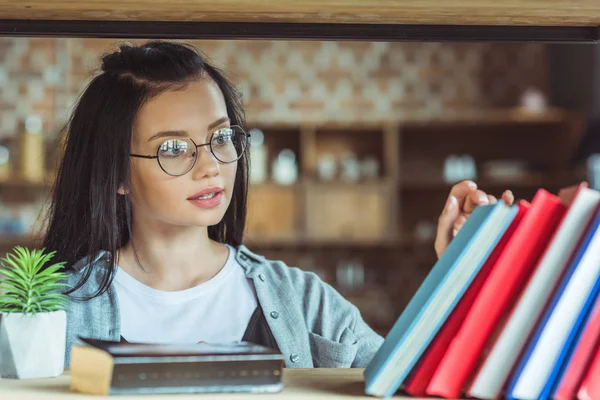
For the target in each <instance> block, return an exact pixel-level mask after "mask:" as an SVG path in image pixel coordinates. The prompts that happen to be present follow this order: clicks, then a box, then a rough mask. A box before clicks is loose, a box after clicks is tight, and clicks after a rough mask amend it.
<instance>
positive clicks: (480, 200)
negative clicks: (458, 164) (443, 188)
mask: <svg viewBox="0 0 600 400" xmlns="http://www.w3.org/2000/svg"><path fill="white" fill-rule="evenodd" d="M502 200H503V201H504V202H505V203H506V204H508V205H511V204H512V203H513V202H514V201H515V197H514V196H513V194H512V192H511V191H510V190H506V191H505V192H504V193H502ZM497 201H498V200H497V199H496V198H495V197H494V196H492V195H490V194H487V193H485V192H484V191H482V190H479V189H478V188H477V184H476V183H475V182H473V181H462V182H459V183H457V184H456V185H454V186H453V187H452V189H451V190H450V195H449V196H448V200H447V201H446V205H445V206H444V210H443V211H442V214H441V215H440V217H439V218H438V227H437V236H436V238H435V245H434V247H435V252H436V253H437V256H438V258H439V257H441V255H442V253H443V252H444V251H445V250H446V248H447V247H448V245H449V244H450V241H451V240H452V239H453V238H454V236H456V234H457V233H458V231H459V230H460V228H462V226H463V225H464V223H465V222H466V221H467V218H469V215H471V213H472V212H473V210H474V209H475V207H477V206H478V205H483V204H494V203H496V202H497Z"/></svg>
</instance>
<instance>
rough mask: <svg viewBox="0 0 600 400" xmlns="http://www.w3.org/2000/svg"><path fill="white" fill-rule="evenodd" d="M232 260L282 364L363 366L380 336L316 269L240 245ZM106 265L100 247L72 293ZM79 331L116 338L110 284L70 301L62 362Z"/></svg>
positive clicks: (89, 287)
mask: <svg viewBox="0 0 600 400" xmlns="http://www.w3.org/2000/svg"><path fill="white" fill-rule="evenodd" d="M237 261H238V262H239V263H240V265H241V266H242V267H243V268H244V269H245V271H246V276H247V277H248V278H249V279H251V280H252V281H253V282H254V286H255V288H256V295H257V298H258V303H259V305H260V307H262V310H263V313H264V315H265V317H266V318H267V323H268V325H269V328H270V329H271V331H272V333H273V336H274V338H275V341H276V342H277V345H278V346H279V349H280V351H281V352H282V353H283V355H284V357H285V361H286V367H293V368H313V367H324V368H350V367H366V366H367V364H368V363H369V361H371V359H372V358H373V356H374V355H375V352H376V351H377V350H378V349H379V347H380V346H381V344H382V343H383V338H382V337H381V336H380V335H378V334H377V333H375V332H374V331H373V330H372V329H371V328H370V327H369V326H368V325H367V324H366V323H365V322H364V321H363V319H362V317H361V315H360V312H359V310H358V309H357V307H356V306H354V305H353V304H351V303H350V302H349V301H348V300H346V299H345V298H344V297H343V296H342V295H340V294H339V293H338V292H337V291H336V290H335V289H334V288H332V287H331V286H330V285H328V284H327V283H325V282H323V281H322V280H321V279H320V278H319V277H318V276H317V275H316V274H314V273H312V272H305V271H302V270H300V269H298V268H295V267H288V266H287V265H286V264H285V263H283V262H281V261H269V260H266V259H265V258H264V257H263V256H260V255H257V254H254V253H252V252H251V251H250V250H248V249H247V248H246V247H245V246H240V247H239V248H238V251H237ZM89 265H90V264H89V258H84V259H82V260H80V261H78V262H77V263H75V264H74V265H73V268H72V270H71V272H70V273H69V274H68V278H67V284H69V285H73V286H74V285H75V284H76V283H77V282H78V281H79V280H80V279H81V276H82V275H81V274H82V273H83V271H84V270H85V268H89ZM111 265H112V261H111V257H110V253H108V252H101V253H100V254H99V256H98V257H97V258H96V259H95V260H94V261H93V262H92V264H91V268H92V269H93V271H92V273H91V275H90V279H88V280H87V282H86V283H85V284H84V285H83V286H82V287H81V288H80V289H78V290H77V291H75V292H74V293H73V296H75V297H87V296H91V295H92V294H94V293H95V292H96V291H97V289H98V287H99V286H98V285H99V283H100V279H101V277H102V274H101V273H99V271H101V269H102V268H110V267H111ZM78 336H83V337H92V338H96V339H104V340H114V341H119V340H120V336H121V333H120V315H119V304H118V301H117V295H116V292H115V289H114V287H113V286H112V285H111V287H110V288H109V289H108V290H107V291H106V292H104V293H103V294H102V295H100V296H98V297H95V298H93V299H91V300H88V301H82V300H71V301H70V302H69V310H68V314H67V342H66V354H65V366H67V367H68V366H69V361H70V355H71V347H72V346H73V344H76V343H78V340H77V337H78Z"/></svg>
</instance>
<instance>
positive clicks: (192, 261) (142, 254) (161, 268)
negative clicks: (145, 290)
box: [117, 220, 229, 291]
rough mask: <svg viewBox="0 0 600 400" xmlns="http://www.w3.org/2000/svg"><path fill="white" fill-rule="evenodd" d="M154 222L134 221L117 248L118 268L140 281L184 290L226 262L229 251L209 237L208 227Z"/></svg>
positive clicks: (159, 286) (160, 286) (217, 270)
mask: <svg viewBox="0 0 600 400" xmlns="http://www.w3.org/2000/svg"><path fill="white" fill-rule="evenodd" d="M151 225H153V226H151ZM156 225H157V224H149V223H148V222H146V223H144V224H143V226H142V224H136V223H135V220H134V224H133V227H132V235H131V238H130V240H129V242H128V243H127V244H126V245H125V246H123V247H122V248H121V249H120V250H119V254H118V258H117V263H118V265H119V267H120V268H122V269H123V270H124V271H125V272H127V273H128V274H130V275H132V276H133V277H134V278H136V279H137V280H139V281H140V282H142V283H144V284H146V285H148V286H150V287H154V288H156V289H160V290H168V291H173V290H184V289H187V288H190V287H193V286H196V285H198V284H200V283H202V282H205V281H207V280H209V279H210V278H212V277H213V276H215V275H216V274H217V273H218V272H219V271H220V270H221V268H222V267H223V266H224V265H225V262H226V261H227V257H228V255H229V250H228V249H227V248H226V246H224V245H223V244H220V243H217V242H215V241H213V240H211V239H210V238H209V237H208V228H207V227H181V226H174V225H168V226H167V225H166V224H160V225H161V226H160V227H159V226H156ZM136 255H137V258H136Z"/></svg>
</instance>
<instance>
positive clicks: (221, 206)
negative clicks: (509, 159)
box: [44, 41, 513, 367]
mask: <svg viewBox="0 0 600 400" xmlns="http://www.w3.org/2000/svg"><path fill="white" fill-rule="evenodd" d="M101 69H102V72H101V73H100V74H99V75H97V76H96V77H95V78H94V79H93V80H92V81H91V82H90V84H89V86H88V87H87V88H86V90H85V91H84V92H83V94H82V95H81V97H80V99H79V101H78V103H77V105H76V108H75V110H74V112H73V115H72V117H71V119H70V121H69V125H68V130H67V135H68V137H67V139H66V148H65V149H64V157H63V159H62V164H61V166H60V168H59V173H58V177H57V180H56V186H55V189H54V193H53V203H52V207H51V211H50V215H49V225H48V231H47V234H46V236H45V243H44V246H45V247H46V249H48V250H55V251H56V259H57V260H59V261H65V262H66V263H67V266H68V271H69V278H68V283H69V284H70V285H71V286H72V289H71V290H70V291H69V294H70V295H71V297H72V299H73V301H71V302H70V309H69V314H68V328H67V353H66V359H65V362H66V365H67V366H68V365H69V359H70V350H71V346H72V345H73V344H74V343H75V342H76V340H77V336H83V337H92V338H97V339H105V340H116V341H119V340H120V341H129V342H147V343H161V342H162V343H164V342H168V343H197V342H200V341H206V342H217V341H218V342H230V341H239V340H247V341H252V342H256V343H259V344H263V345H266V346H272V347H275V348H277V349H279V350H280V351H281V352H282V353H283V354H284V355H285V357H286V364H287V366H289V367H365V366H366V365H367V364H368V362H369V361H370V360H371V358H372V356H373V355H374V353H375V352H376V350H377V349H378V347H379V346H380V345H381V343H382V340H383V339H382V338H381V337H380V336H379V335H377V334H376V333H375V332H374V331H373V330H371V328H369V326H367V324H366V323H365V322H364V321H363V319H362V318H361V315H360V313H359V311H358V309H357V308H356V307H355V306H354V305H352V304H351V303H349V302H348V301H347V300H345V299H344V298H343V297H342V296H341V295H340V294H338V293H337V292H336V291H335V290H334V289H333V288H332V287H330V286H329V285H327V284H325V283H324V282H322V281H321V280H320V279H319V278H318V277H317V276H316V275H315V274H313V273H308V272H302V271H300V270H298V269H296V268H290V267H288V266H286V265H285V264H284V263H282V262H276V261H269V260H266V259H265V258H264V257H262V256H260V255H257V254H254V253H253V252H251V251H250V250H249V249H247V248H246V247H245V246H243V244H242V243H243V242H242V234H243V231H244V224H245V217H246V195H247V185H248V184H247V171H248V165H247V164H248V154H247V151H246V148H247V146H246V145H247V140H248V137H247V134H246V133H245V132H244V130H243V129H242V128H241V127H243V126H244V117H243V112H242V108H241V105H240V99H239V97H238V96H237V93H236V91H235V90H234V88H233V86H232V85H231V84H230V83H229V81H228V80H227V79H226V78H225V77H224V75H223V74H222V73H221V72H220V71H218V70H217V69H216V68H215V67H213V66H211V65H210V64H209V63H207V62H206V61H205V60H204V59H203V58H202V56H201V55H200V54H199V53H198V52H197V51H196V50H195V49H193V48H192V47H189V46H186V45H181V44H175V43H169V42H161V41H153V42H149V43H146V44H145V45H142V46H121V47H120V50H119V51H116V52H114V53H112V54H108V55H106V56H104V57H103V59H102V68H101ZM503 197H504V200H505V201H507V202H510V203H512V201H513V199H512V195H511V194H510V193H509V192H507V193H505V194H504V195H503ZM489 201H496V199H494V198H493V197H492V196H488V195H487V194H485V193H484V192H481V191H478V190H477V187H476V185H475V184H474V183H472V182H463V183H461V184H458V185H456V186H455V187H454V188H452V193H451V195H450V196H449V198H448V202H447V206H446V207H445V209H444V211H443V212H442V215H441V216H440V219H439V227H438V236H437V239H436V242H435V249H436V252H437V253H438V255H439V254H441V253H442V252H443V251H444V249H445V248H446V246H447V245H448V242H449V241H450V240H451V238H452V236H453V234H454V231H455V230H457V229H459V228H460V226H461V225H462V224H463V223H464V221H465V219H466V218H467V216H468V214H469V213H470V212H471V211H472V210H473V208H474V207H475V206H476V205H478V204H482V203H487V202H489Z"/></svg>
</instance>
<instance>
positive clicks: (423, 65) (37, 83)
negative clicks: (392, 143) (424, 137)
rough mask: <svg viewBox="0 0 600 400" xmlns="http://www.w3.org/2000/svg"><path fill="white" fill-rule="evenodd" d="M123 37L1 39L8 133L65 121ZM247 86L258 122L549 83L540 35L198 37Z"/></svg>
mask: <svg viewBox="0 0 600 400" xmlns="http://www.w3.org/2000/svg"><path fill="white" fill-rule="evenodd" d="M116 42H117V41H116V40H108V39H62V38H60V39H58V38H57V39H45V38H44V39H38V38H35V39H28V38H0V137H2V136H11V135H14V134H15V132H16V129H17V123H18V122H19V120H21V119H23V118H24V117H25V116H27V115H28V114H30V113H38V114H41V115H42V116H43V118H44V120H45V121H46V130H47V131H48V132H49V133H51V134H52V133H54V132H56V130H57V129H59V127H60V126H61V125H62V124H63V123H64V122H65V120H66V118H67V116H68V113H69V111H70V109H71V106H72V104H73V103H74V101H75V99H76V97H77V95H78V94H79V93H80V91H81V90H82V89H83V88H84V86H85V84H86V83H87V81H88V79H89V77H90V76H91V74H93V73H94V71H95V70H96V69H97V68H98V67H99V63H100V61H99V55H100V54H102V53H104V52H107V51H110V50H111V49H113V48H114V47H115V46H114V45H115V43H116ZM193 43H194V44H196V45H198V46H199V47H200V48H201V49H202V50H203V51H204V52H205V53H206V54H207V55H208V56H209V57H210V58H211V59H212V60H213V61H214V62H215V63H216V64H217V65H218V66H220V67H222V68H224V69H225V70H226V71H227V72H228V73H229V75H230V77H231V78H232V79H233V80H234V81H235V82H236V83H237V84H238V85H239V88H240V89H241V90H242V92H243V94H244V99H245V100H244V101H245V107H246V111H247V114H248V117H249V119H250V120H251V121H256V122H289V123H296V122H299V121H327V120H344V121H349V120H361V121H373V120H382V119H385V120H390V119H402V118H406V117H408V116H410V117H411V118H415V117H420V118H431V117H435V116H436V115H440V114H442V113H445V112H454V111H468V110H473V109H480V108H482V107H498V106H510V105H513V104H515V103H516V102H517V101H518V97H519V95H520V93H521V92H522V91H523V90H524V89H526V88H527V87H529V86H535V87H538V88H540V89H541V90H543V91H547V66H546V59H547V53H546V48H545V47H544V45H541V44H490V43H483V44H482V43H467V44H442V43H384V42H377V43H369V42H318V41H310V42H302V41H293V42H285V41H194V42H193Z"/></svg>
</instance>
